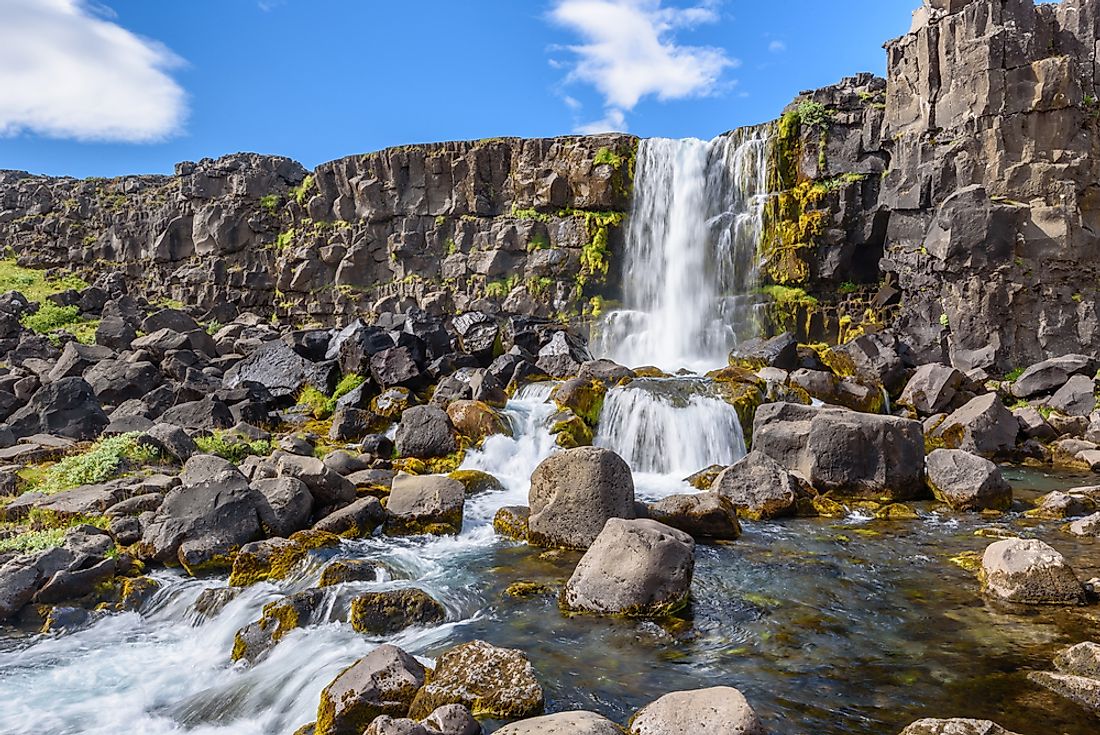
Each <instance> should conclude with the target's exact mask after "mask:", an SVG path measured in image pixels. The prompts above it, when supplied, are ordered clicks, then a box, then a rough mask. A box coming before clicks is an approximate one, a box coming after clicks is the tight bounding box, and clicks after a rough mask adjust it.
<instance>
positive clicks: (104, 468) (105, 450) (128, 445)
mask: <svg viewBox="0 0 1100 735" xmlns="http://www.w3.org/2000/svg"><path fill="white" fill-rule="evenodd" d="M140 436H141V434H140V433H138V432H131V433H129V434H121V435H119V436H112V437H108V438H106V439H100V440H99V441H97V442H96V443H95V444H93V445H92V446H91V447H90V448H89V449H88V450H87V451H85V452H83V453H81V454H74V455H72V456H71V457H65V458H64V459H63V460H61V461H60V462H58V463H57V464H55V465H53V466H52V467H49V468H47V469H46V471H45V472H43V473H42V477H41V479H40V480H39V482H38V483H37V484H36V486H35V487H34V489H35V490H37V491H38V492H42V493H45V494H47V495H49V494H52V493H58V492H61V491H62V490H68V489H70V488H74V487H79V486H81V485H94V484H96V483H100V482H106V481H107V480H110V479H112V478H114V477H116V476H117V475H118V474H119V473H121V472H122V471H123V469H124V468H125V465H126V463H128V462H129V463H133V464H146V463H148V462H153V461H155V460H157V459H158V458H159V456H160V455H159V453H158V452H157V450H155V449H153V448H152V447H149V446H146V445H144V444H140V443H139V442H138V438H139V437H140Z"/></svg>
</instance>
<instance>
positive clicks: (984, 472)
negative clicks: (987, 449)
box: [925, 449, 1012, 511]
mask: <svg viewBox="0 0 1100 735" xmlns="http://www.w3.org/2000/svg"><path fill="white" fill-rule="evenodd" d="M925 472H926V474H927V476H928V486H929V487H930V488H932V494H933V495H935V496H936V499H937V500H939V501H940V502H943V503H947V504H948V505H949V506H951V508H952V509H953V510H964V511H965V510H1008V507H1009V506H1010V505H1011V504H1012V486H1011V485H1009V484H1008V482H1007V481H1006V480H1005V479H1004V477H1002V476H1001V470H1000V469H999V468H998V467H997V465H995V464H993V463H992V462H990V461H989V460H988V459H985V458H984V457H979V456H978V455H976V454H971V453H970V452H966V451H963V450H961V449H936V450H935V451H933V452H932V453H931V454H929V455H928V457H927V458H926V459H925Z"/></svg>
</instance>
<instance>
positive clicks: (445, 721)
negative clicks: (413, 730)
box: [422, 704, 481, 735]
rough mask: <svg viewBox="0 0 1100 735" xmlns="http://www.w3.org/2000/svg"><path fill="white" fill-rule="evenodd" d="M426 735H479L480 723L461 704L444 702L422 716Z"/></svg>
mask: <svg viewBox="0 0 1100 735" xmlns="http://www.w3.org/2000/svg"><path fill="white" fill-rule="evenodd" d="M422 724H423V725H424V728H425V729H426V730H427V731H428V735H437V734H438V735H481V724H480V723H478V721H477V720H475V719H474V716H473V714H472V713H471V712H470V710H469V708H467V707H465V706H463V705H461V704H445V705H443V706H442V707H437V708H436V710H435V711H434V712H432V713H431V714H430V715H428V716H427V717H426V718H424V720H423V723H422Z"/></svg>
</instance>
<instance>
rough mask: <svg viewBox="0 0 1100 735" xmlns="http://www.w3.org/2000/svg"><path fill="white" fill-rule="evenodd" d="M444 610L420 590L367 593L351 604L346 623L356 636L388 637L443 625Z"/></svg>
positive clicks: (409, 589)
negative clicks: (418, 627)
mask: <svg viewBox="0 0 1100 735" xmlns="http://www.w3.org/2000/svg"><path fill="white" fill-rule="evenodd" d="M446 617H447V611H446V610H445V609H443V606H442V605H440V604H439V603H438V602H436V601H435V600H434V599H433V598H432V596H431V595H429V594H428V593H427V592H424V591H423V590H418V589H414V588H406V589H400V590H387V591H385V592H366V593H363V594H361V595H359V596H358V597H356V598H355V599H353V600H352V601H351V612H350V613H349V614H348V622H350V623H351V627H352V628H354V629H355V630H356V632H359V633H366V634H367V635H378V636H387V635H392V634H394V633H397V632H399V631H402V630H404V629H405V628H410V627H412V626H414V625H416V626H428V625H436V624H438V623H442V622H443V620H444V619H445V618H446Z"/></svg>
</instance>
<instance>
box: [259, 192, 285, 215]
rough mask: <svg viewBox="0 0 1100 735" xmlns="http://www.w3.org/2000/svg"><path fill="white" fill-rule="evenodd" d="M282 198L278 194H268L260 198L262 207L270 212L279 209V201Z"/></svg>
mask: <svg viewBox="0 0 1100 735" xmlns="http://www.w3.org/2000/svg"><path fill="white" fill-rule="evenodd" d="M280 200H281V197H280V196H279V195H278V194H267V195H266V196H262V197H260V206H261V207H263V208H264V209H265V210H267V211H268V212H274V211H275V210H276V209H278V208H279V201H280Z"/></svg>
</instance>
